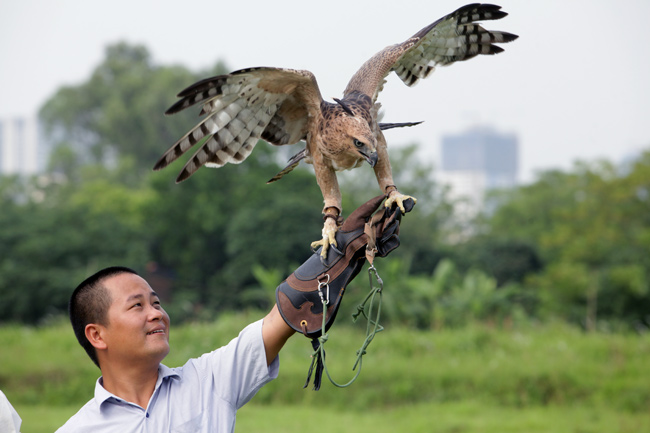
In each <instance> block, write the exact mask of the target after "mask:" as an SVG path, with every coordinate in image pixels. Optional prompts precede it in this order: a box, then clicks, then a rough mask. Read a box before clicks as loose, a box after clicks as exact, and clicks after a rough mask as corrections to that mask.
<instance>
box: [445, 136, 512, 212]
mask: <svg viewBox="0 0 650 433" xmlns="http://www.w3.org/2000/svg"><path fill="white" fill-rule="evenodd" d="M518 148H519V145H518V140H517V136H516V135H515V134H503V133H500V132H497V131H495V130H494V129H492V128H489V127H474V128H472V129H469V130H467V131H465V132H462V133H459V134H454V135H446V136H443V137H442V146H441V152H440V153H441V155H440V156H441V164H440V170H439V171H438V180H439V181H440V182H441V183H443V184H446V185H448V186H449V187H450V198H452V200H454V201H455V202H456V203H457V205H456V209H457V211H458V213H459V215H460V216H463V217H466V218H471V217H473V216H475V215H476V214H477V212H479V211H480V210H481V209H484V207H485V206H486V205H487V203H486V202H485V194H486V192H487V191H489V190H491V189H495V188H510V187H514V186H516V185H517V175H518V169H519V149H518Z"/></svg>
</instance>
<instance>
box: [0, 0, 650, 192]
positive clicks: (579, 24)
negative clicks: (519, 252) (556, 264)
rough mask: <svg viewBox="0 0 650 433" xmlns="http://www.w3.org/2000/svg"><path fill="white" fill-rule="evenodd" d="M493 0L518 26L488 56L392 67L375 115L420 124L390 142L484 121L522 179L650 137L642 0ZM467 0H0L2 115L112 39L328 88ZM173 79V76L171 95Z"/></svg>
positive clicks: (616, 152)
mask: <svg viewBox="0 0 650 433" xmlns="http://www.w3.org/2000/svg"><path fill="white" fill-rule="evenodd" d="M495 2H496V3H497V4H499V5H501V6H502V7H503V10H504V11H506V12H508V13H509V16H507V17H505V18H503V19H501V20H498V21H487V22H484V27H486V28H488V29H492V30H503V31H508V32H511V33H515V34H518V35H519V36H520V38H519V39H518V40H516V41H515V42H512V43H509V44H505V45H503V48H505V52H503V53H501V54H499V55H497V56H481V57H477V58H474V59H471V60H469V61H466V62H459V63H456V64H453V65H451V66H448V67H441V68H437V69H436V71H435V72H434V73H433V74H432V75H431V76H429V78H427V79H426V80H423V81H421V82H420V83H419V84H418V85H417V86H415V87H413V88H408V87H406V86H405V85H404V84H402V83H401V81H399V79H397V78H396V77H395V76H394V74H393V75H392V76H391V77H390V78H389V80H388V83H387V84H386V86H385V88H384V91H383V92H382V93H381V94H380V97H379V101H380V102H381V103H382V105H383V108H384V113H385V117H384V121H387V122H401V121H418V120H424V121H425V123H424V124H422V125H419V126H417V127H414V128H403V129H399V130H391V131H387V132H386V135H387V141H388V143H389V148H390V146H398V145H403V144H409V143H418V144H419V145H420V149H421V152H422V154H423V157H424V158H430V159H431V160H432V162H433V163H434V164H437V163H438V161H439V148H440V141H441V137H443V136H444V135H449V134H457V133H460V132H463V131H466V130H467V129H469V128H474V127H490V128H493V129H494V130H496V131H497V132H500V133H506V134H516V135H517V137H518V140H519V146H520V157H519V163H520V173H519V177H520V180H521V181H523V182H530V181H533V180H534V179H535V178H536V174H537V173H539V172H540V171H543V170H549V169H564V170H568V169H570V168H571V167H572V166H573V163H574V162H575V161H576V160H582V161H594V160H597V159H601V158H605V159H608V160H610V161H613V162H621V161H624V160H625V159H628V158H630V157H633V156H634V155H636V154H638V152H640V151H642V150H644V149H648V148H650V128H649V127H648V124H649V123H650V79H649V78H648V77H650V49H649V48H648V43H650V25H648V20H650V1H646V0H591V1H588V0H571V1H567V0H545V1H536V2H532V1H524V0H502V1H499V0H495ZM464 4H465V2H462V1H458V0H456V1H450V0H428V1H420V0H410V1H408V2H404V1H394V0H393V1H384V0H371V1H355V2H353V1H351V0H328V1H327V2H307V1H304V0H289V1H280V0H278V1H269V0H249V1H246V2H242V1H231V2H225V1H219V0H211V1H198V0H182V1H178V0H174V1H169V0H130V1H124V0H111V1H110V2H99V1H87V0H49V1H48V0H41V1H37V0H21V1H11V0H0V118H5V119H6V118H13V117H22V116H33V115H35V114H36V113H37V112H38V110H39V108H40V107H41V106H42V105H43V103H44V102H45V101H46V100H47V99H48V98H50V97H51V96H53V95H54V93H55V92H56V90H57V89H58V88H59V87H61V86H70V85H72V86H74V85H78V84H80V83H83V82H84V81H86V80H87V79H88V78H89V77H90V74H91V72H92V70H93V69H94V68H95V67H96V66H97V65H98V64H99V63H100V62H101V61H102V60H103V59H104V54H105V53H104V49H105V47H106V45H107V44H113V43H116V42H118V41H126V42H129V43H132V44H143V45H145V46H146V47H147V48H148V49H149V51H150V53H151V55H152V58H153V60H154V62H155V63H156V64H159V65H171V64H181V65H184V66H186V67H188V68H190V69H192V70H201V69H207V68H209V67H211V66H212V65H214V64H215V63H216V62H217V61H218V60H223V61H224V62H226V64H227V65H228V67H229V68H231V69H232V70H235V69H240V68H246V67H252V66H278V67H290V68H295V69H307V70H310V71H312V72H313V73H314V74H315V75H316V77H317V80H318V83H319V86H320V88H321V93H322V94H323V97H324V98H325V99H328V100H331V99H332V98H334V97H340V96H341V94H342V92H343V89H344V88H345V86H346V84H347V82H348V80H349V79H350V77H351V76H352V74H353V73H354V72H355V71H356V70H357V69H358V67H359V66H361V64H362V63H363V62H365V61H366V60H367V59H368V58H370V57H371V56H372V55H373V54H374V53H376V52H377V51H379V50H380V49H382V48H384V47H385V46H387V45H391V44H394V43H398V42H402V41H404V40H406V39H408V38H409V37H410V36H412V35H413V34H415V33H416V32H417V31H418V30H420V29H421V28H422V27H424V26H426V25H428V24H429V23H431V22H433V21H435V20H436V19H438V18H440V17H442V16H444V15H446V14H447V13H450V12H452V11H453V10H455V9H457V8H458V7H460V6H462V5H464ZM188 84H191V83H188ZM179 90H181V89H169V95H170V98H169V101H170V105H171V104H172V103H173V102H175V96H174V95H175V94H176V93H177V92H178V91H179ZM161 115H162V113H161ZM191 126H193V125H188V129H189V128H190V127H191ZM169 144H170V145H171V144H172V143H169ZM166 149H167V145H164V146H162V147H161V153H162V152H164V151H165V150H166Z"/></svg>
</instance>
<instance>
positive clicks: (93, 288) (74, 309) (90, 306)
mask: <svg viewBox="0 0 650 433" xmlns="http://www.w3.org/2000/svg"><path fill="white" fill-rule="evenodd" d="M124 273H129V274H135V275H138V273H137V272H136V271H134V270H133V269H129V268H127V267H124V266H111V267H108V268H104V269H102V270H101V271H98V272H96V273H94V274H93V275H91V276H90V277H88V278H86V279H85V280H84V281H83V282H82V283H81V284H79V285H78V286H77V288H76V289H75V290H74V292H72V296H71V297H70V304H69V305H68V312H69V313H70V323H71V324H72V329H73V330H74V334H75V336H76V337H77V340H78V341H79V344H81V347H83V348H84V350H85V351H86V353H87V354H88V356H89V357H90V359H92V361H93V362H94V363H95V365H97V367H99V360H98V359H97V352H96V351H95V347H94V346H93V345H92V344H90V341H88V339H87V338H86V325H88V324H89V323H97V324H100V325H104V326H106V325H108V317H107V315H108V309H109V307H110V306H111V303H112V298H111V294H110V292H109V291H108V289H106V287H105V286H104V285H103V284H102V283H103V281H104V280H106V279H107V278H110V277H114V276H116V275H120V274H124Z"/></svg>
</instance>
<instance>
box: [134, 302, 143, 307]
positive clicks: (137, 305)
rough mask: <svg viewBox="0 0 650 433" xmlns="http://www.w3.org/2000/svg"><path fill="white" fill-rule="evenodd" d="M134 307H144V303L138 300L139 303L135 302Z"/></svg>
mask: <svg viewBox="0 0 650 433" xmlns="http://www.w3.org/2000/svg"><path fill="white" fill-rule="evenodd" d="M133 307H142V304H141V303H139V302H138V303H137V304H133Z"/></svg>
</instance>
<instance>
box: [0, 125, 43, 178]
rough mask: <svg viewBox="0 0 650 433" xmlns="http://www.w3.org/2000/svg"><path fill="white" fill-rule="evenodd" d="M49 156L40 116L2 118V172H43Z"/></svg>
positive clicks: (0, 157) (0, 137)
mask: <svg viewBox="0 0 650 433" xmlns="http://www.w3.org/2000/svg"><path fill="white" fill-rule="evenodd" d="M48 157H49V146H47V145H46V144H45V140H44V139H43V136H42V134H41V128H40V123H39V121H38V118H36V117H20V118H14V119H1V120H0V174H21V175H32V174H38V173H41V172H43V170H44V169H45V165H46V164H47V158H48Z"/></svg>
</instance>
